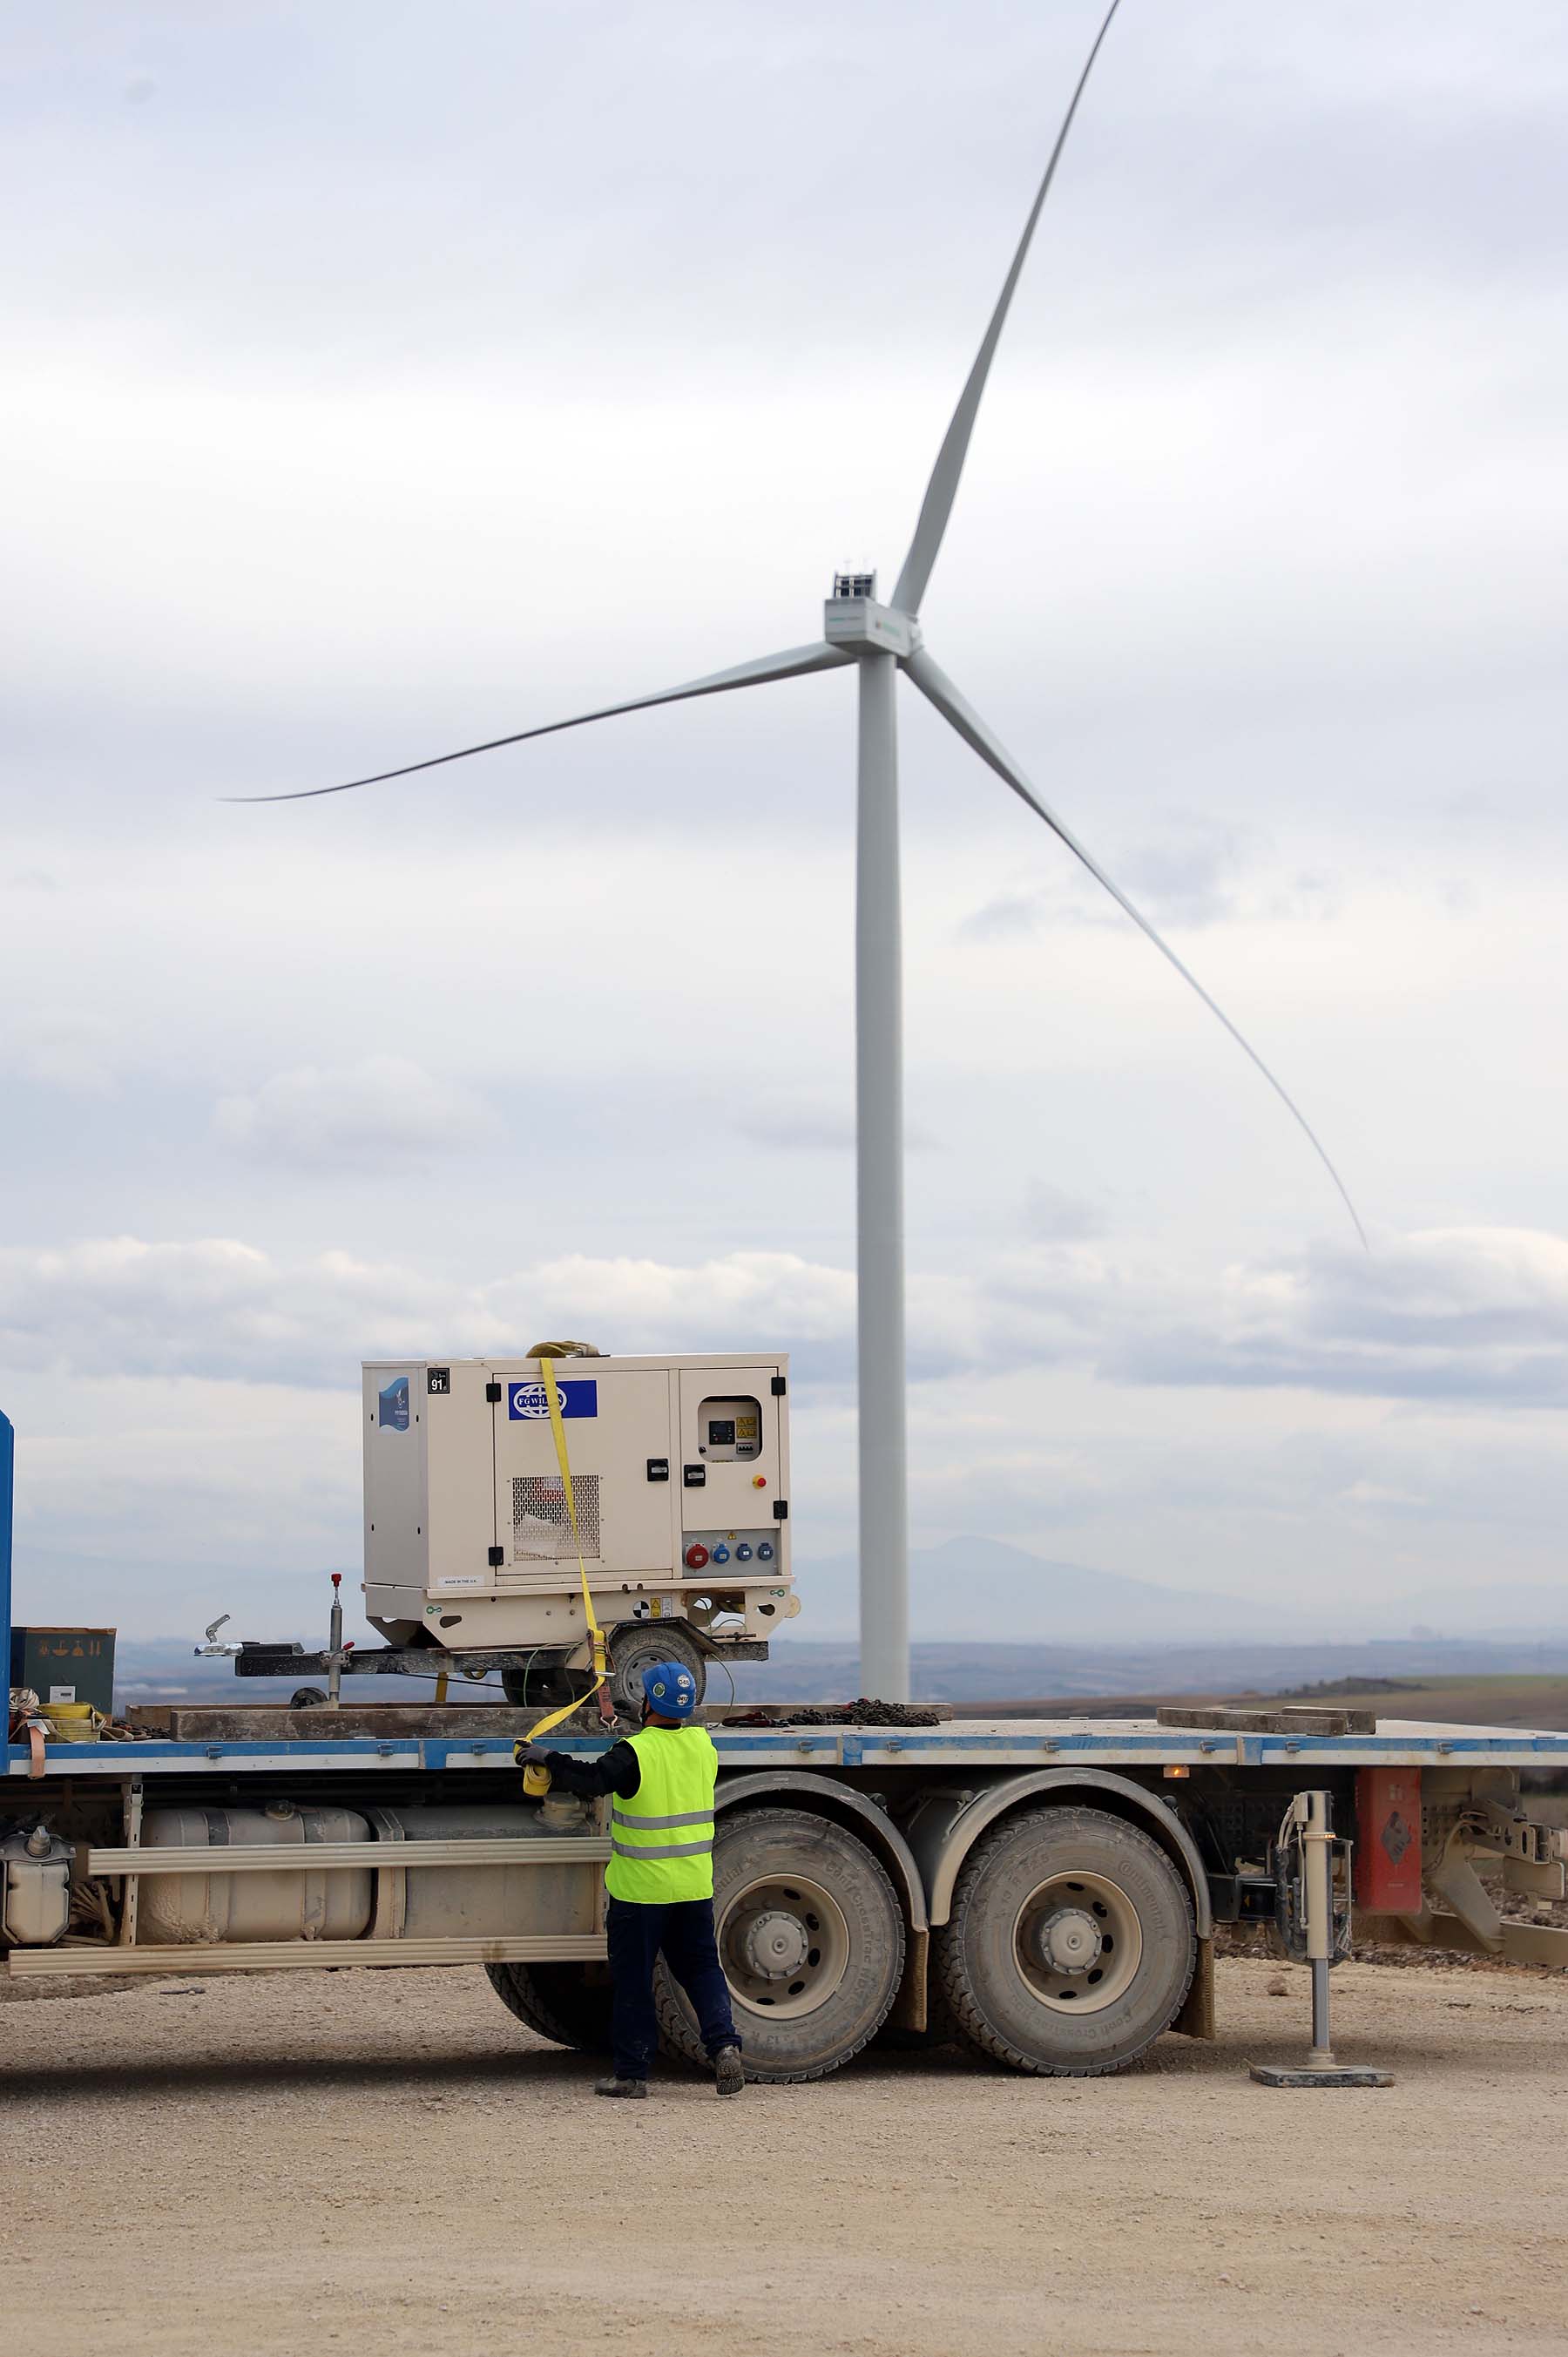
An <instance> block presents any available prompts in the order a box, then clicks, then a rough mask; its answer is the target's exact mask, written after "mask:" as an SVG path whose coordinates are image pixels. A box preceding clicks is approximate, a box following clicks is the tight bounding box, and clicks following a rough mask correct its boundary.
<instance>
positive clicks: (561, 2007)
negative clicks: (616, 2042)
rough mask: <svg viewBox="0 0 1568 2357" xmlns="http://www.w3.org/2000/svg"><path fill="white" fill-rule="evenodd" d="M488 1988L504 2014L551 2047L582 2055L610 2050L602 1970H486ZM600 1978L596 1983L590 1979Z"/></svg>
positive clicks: (606, 1984) (505, 1967)
mask: <svg viewBox="0 0 1568 2357" xmlns="http://www.w3.org/2000/svg"><path fill="white" fill-rule="evenodd" d="M485 1971H486V1973H487V1974H488V1975H489V1984H490V1986H491V1987H492V1988H493V1989H494V1991H495V1993H496V1995H497V1996H499V1999H500V2001H501V2003H502V2004H503V2005H504V2006H505V2007H506V2009H507V2011H508V2012H509V2013H514V2014H515V2015H516V2016H517V2018H518V2019H519V2021H521V2022H522V2023H524V2024H525V2025H526V2026H527V2028H528V2029H536V2030H537V2031H538V2032H539V2035H540V2037H541V2038H548V2039H550V2040H552V2041H553V2043H554V2044H555V2045H557V2046H575V2047H576V2048H577V2049H578V2050H579V2051H580V2052H582V2053H584V2054H607V2053H608V2052H609V2050H610V1984H609V1975H608V1973H607V1971H606V1968H605V1966H604V1965H602V1964H487V1965H486V1966H485ZM590 1974H600V1975H603V1977H602V1978H600V1979H590V1978H589V1977H588V1976H589V1975H590Z"/></svg>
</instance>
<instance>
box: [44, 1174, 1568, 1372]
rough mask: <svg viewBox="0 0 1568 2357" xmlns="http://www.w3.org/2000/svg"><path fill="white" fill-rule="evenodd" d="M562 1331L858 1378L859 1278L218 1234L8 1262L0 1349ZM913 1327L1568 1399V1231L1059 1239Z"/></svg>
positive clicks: (950, 1298) (757, 1256) (304, 1366)
mask: <svg viewBox="0 0 1568 2357" xmlns="http://www.w3.org/2000/svg"><path fill="white" fill-rule="evenodd" d="M1076 1208H1077V1207H1075V1206H1073V1205H1072V1204H1071V1202H1070V1199H1069V1203H1068V1207H1067V1215H1068V1216H1069V1219H1070V1217H1071V1216H1073V1214H1074V1211H1075V1209H1076ZM562 1320H564V1321H565V1323H566V1324H567V1325H568V1326H570V1327H571V1328H572V1330H574V1331H576V1332H582V1333H585V1334H586V1335H587V1336H588V1338H589V1339H590V1340H595V1341H596V1342H597V1343H598V1344H599V1345H600V1347H601V1348H604V1349H607V1350H620V1351H639V1350H643V1351H660V1350H696V1349H732V1350H733V1349H746V1348H748V1347H763V1346H767V1347H770V1348H779V1347H785V1348H788V1349H789V1350H790V1351H793V1352H796V1353H798V1354H799V1355H800V1361H801V1364H800V1370H799V1372H800V1376H801V1379H802V1380H803V1381H810V1382H814V1383H819V1384H826V1385H832V1384H834V1383H842V1382H845V1381H847V1380H848V1379H849V1378H850V1376H851V1374H852V1372H853V1365H854V1279H853V1276H852V1275H851V1274H850V1272H849V1271H848V1270H845V1269H840V1268H833V1267H831V1266H828V1265H824V1264H822V1263H813V1262H811V1261H807V1260H805V1259H802V1258H800V1256H798V1255H794V1254H785V1253H745V1252H736V1253H728V1254H723V1255H722V1256H718V1257H715V1258H714V1259H712V1260H709V1261H705V1262H698V1263H693V1264H690V1265H677V1264H673V1263H669V1262H662V1261H655V1260H652V1259H643V1260H630V1259H625V1260H616V1259H600V1258H595V1257H591V1256H588V1255H585V1254H579V1255H575V1256H573V1257H571V1258H567V1259H562V1260H556V1261H545V1262H540V1263H537V1264H534V1265H531V1266H529V1267H527V1268H524V1269H521V1270H517V1271H514V1272H512V1273H510V1274H508V1275H504V1276H500V1277H498V1278H496V1279H494V1280H492V1281H489V1282H488V1283H484V1284H478V1285H476V1284H455V1283H452V1282H450V1281H447V1280H443V1279H439V1278H436V1277H435V1276H433V1275H427V1274H424V1273H422V1272H421V1271H420V1270H418V1269H416V1268H412V1267H409V1266H407V1265H397V1264H388V1263H383V1264H381V1265H372V1264H371V1263H368V1262H363V1261H360V1260H356V1259H354V1258H352V1257H351V1256H350V1255H349V1254H345V1253H324V1254H317V1255H314V1256H312V1257H309V1258H304V1259H297V1260H293V1261H282V1260H278V1259H274V1258H273V1257H270V1256H269V1255H268V1254H265V1253H263V1252H261V1251H258V1250H256V1249H255V1248H254V1247H252V1246H249V1245H246V1244H243V1243H236V1242H232V1241H225V1240H221V1239H212V1240H208V1241H205V1242H201V1243H189V1244H156V1243H142V1242H139V1241H137V1240H135V1239H133V1238H118V1239H112V1240H106V1241H104V1242H102V1243H91V1244H83V1245H80V1246H77V1247H74V1248H71V1249H70V1250H67V1251H63V1252H53V1253H49V1252H25V1251H18V1250H16V1249H12V1250H9V1251H7V1252H5V1253H4V1254H0V1353H3V1354H4V1356H5V1358H6V1359H8V1360H10V1361H11V1362H12V1363H14V1364H26V1363H29V1362H34V1361H38V1360H39V1359H42V1360H44V1361H46V1362H53V1363H58V1364H62V1365H66V1366H78V1367H81V1368H83V1369H85V1370H90V1371H96V1372H103V1371H104V1370H105V1369H107V1368H112V1369H113V1370H114V1371H116V1372H121V1373H124V1374H137V1373H149V1372H151V1373H164V1374H202V1375H208V1376H218V1377H222V1378H224V1379H228V1380H240V1381H248V1382H268V1383H306V1384H319V1383H326V1384H331V1385H340V1384H343V1383H349V1382H351V1381H352V1377H353V1370H354V1368H355V1367H356V1366H357V1364H358V1361H360V1358H361V1357H384V1356H395V1355H398V1354H401V1353H403V1352H408V1353H410V1354H413V1355H419V1356H424V1355H429V1354H430V1353H432V1352H438V1351H453V1352H454V1353H464V1354H467V1353H476V1354H486V1353H489V1354H499V1353H504V1352H510V1351H521V1350H524V1349H526V1348H527V1345H528V1341H529V1340H531V1339H532V1337H533V1334H534V1330H535V1329H540V1328H543V1327H548V1326H551V1325H553V1324H559V1323H560V1322H561V1321H562ZM909 1329H910V1351H909V1357H910V1372H911V1376H912V1379H913V1380H915V1381H916V1382H942V1381H945V1380H947V1379H950V1376H951V1374H952V1373H953V1372H954V1370H955V1368H956V1369H962V1370H965V1371H972V1370H984V1371H987V1372H1000V1371H1004V1370H1006V1369H1009V1368H1012V1369H1020V1370H1022V1369H1029V1368H1034V1369H1036V1370H1037V1369H1044V1368H1050V1367H1069V1368H1077V1369H1088V1370H1091V1371H1092V1372H1095V1373H1097V1374H1099V1375H1100V1376H1101V1378H1102V1379H1104V1380H1107V1381H1110V1382H1113V1383H1129V1384H1135V1385H1139V1386H1148V1385H1152V1384H1168V1385H1173V1386H1176V1387H1178V1388H1192V1387H1200V1388H1201V1387H1214V1386H1221V1387H1227V1388H1231V1389H1249V1388H1254V1387H1260V1386H1261V1387H1268V1388H1279V1387H1290V1388H1297V1389H1301V1390H1304V1391H1308V1392H1318V1393H1323V1394H1344V1393H1350V1394H1356V1395H1358V1396H1362V1397H1367V1398H1373V1399H1387V1400H1410V1401H1431V1400H1468V1401H1471V1402H1473V1403H1475V1404H1477V1405H1489V1406H1498V1407H1510V1406H1548V1407H1555V1406H1559V1405H1565V1404H1568V1243H1565V1242H1564V1241H1563V1239H1562V1238H1559V1237H1556V1236H1550V1235H1542V1234H1537V1233H1534V1232H1513V1231H1507V1230H1503V1231H1485V1230H1481V1231H1466V1232H1441V1231H1440V1232H1434V1233H1432V1234H1429V1235H1416V1236H1411V1237H1406V1238H1402V1239H1391V1240H1388V1241H1387V1242H1385V1243H1382V1244H1380V1247H1379V1250H1378V1252H1377V1254H1374V1255H1373V1257H1372V1258H1371V1260H1370V1261H1369V1263H1368V1264H1366V1265H1362V1264H1361V1263H1359V1262H1358V1261H1357V1260H1355V1259H1353V1258H1352V1257H1351V1256H1350V1255H1349V1254H1337V1253H1336V1252H1334V1251H1332V1250H1330V1249H1327V1248H1320V1249H1318V1250H1316V1251H1315V1252H1312V1253H1310V1254H1303V1255H1299V1256H1297V1257H1296V1258H1295V1259H1294V1260H1288V1261H1287V1260H1284V1259H1280V1260H1276V1261H1273V1262H1271V1263H1267V1264H1262V1265H1258V1266H1256V1267H1238V1268H1233V1269H1231V1270H1230V1271H1228V1272H1226V1273H1225V1274H1224V1275H1221V1276H1219V1278H1217V1279H1216V1280H1215V1281H1214V1282H1213V1283H1212V1285H1211V1286H1208V1287H1207V1288H1206V1287H1205V1286H1203V1285H1202V1284H1201V1283H1200V1282H1199V1281H1198V1280H1197V1279H1196V1278H1192V1277H1188V1278H1187V1279H1186V1280H1185V1281H1183V1282H1181V1283H1179V1284H1178V1283H1175V1282H1173V1281H1171V1280H1170V1279H1168V1278H1166V1279H1164V1280H1162V1279H1161V1278H1159V1277H1158V1276H1157V1275H1154V1274H1152V1273H1151V1272H1149V1271H1147V1270H1145V1269H1140V1268H1138V1267H1137V1266H1136V1265H1133V1263H1132V1262H1130V1261H1119V1260H1118V1259H1117V1258H1116V1257H1114V1256H1113V1255H1112V1254H1111V1253H1110V1251H1109V1250H1108V1249H1107V1247H1106V1246H1105V1245H1104V1244H1103V1243H1086V1242H1079V1241H1073V1240H1067V1239H1059V1240H1058V1241H1055V1242H1052V1243H1039V1244H1037V1245H1036V1246H1034V1247H1033V1248H1032V1249H1031V1250H1029V1251H1028V1252H1026V1253H1023V1254H1011V1255H1004V1256H997V1257H992V1258H990V1259H988V1260H987V1261H985V1262H984V1263H983V1264H982V1265H981V1266H980V1268H979V1270H978V1271H977V1273H976V1274H975V1275H973V1276H972V1277H970V1276H964V1277H961V1278H960V1277H948V1276H939V1275H933V1274H930V1273H917V1275H916V1276H915V1278H914V1281H913V1283H912V1285H911V1287H910V1306H909Z"/></svg>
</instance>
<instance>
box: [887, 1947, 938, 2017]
mask: <svg viewBox="0 0 1568 2357" xmlns="http://www.w3.org/2000/svg"><path fill="white" fill-rule="evenodd" d="M930 1946H931V1935H930V1933H929V1932H925V1931H920V1932H915V1931H910V1932H908V1947H907V1948H906V1949H905V1952H904V1977H903V1979H902V1980H901V1981H900V1982H899V1984H898V1994H897V1996H896V1997H895V1998H894V2000H893V2009H892V2011H891V2012H890V2013H889V2014H888V2016H887V2026H888V2028H889V2029H908V2030H915V2031H919V2030H924V2029H929V2027H930V2021H929V2006H928V1999H927V1979H926V1965H927V1961H928V1958H929V1953H930Z"/></svg>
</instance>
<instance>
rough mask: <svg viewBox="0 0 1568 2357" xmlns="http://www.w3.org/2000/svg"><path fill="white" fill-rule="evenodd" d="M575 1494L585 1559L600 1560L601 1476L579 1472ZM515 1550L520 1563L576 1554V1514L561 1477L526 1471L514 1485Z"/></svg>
mask: <svg viewBox="0 0 1568 2357" xmlns="http://www.w3.org/2000/svg"><path fill="white" fill-rule="evenodd" d="M572 1495H573V1497H574V1498H575V1500H576V1501H577V1529H578V1532H579V1534H580V1535H581V1537H582V1541H583V1555H584V1559H585V1561H586V1562H589V1563H596V1562H597V1560H598V1555H599V1477H598V1475H597V1474H596V1473H575V1474H574V1475H573V1477H572ZM511 1552H512V1560H513V1561H514V1562H516V1563H531V1562H532V1563H548V1562H553V1561H554V1560H555V1559H556V1558H557V1557H559V1556H561V1555H575V1554H576V1552H577V1550H576V1547H575V1544H574V1542H573V1538H572V1517H571V1515H570V1514H569V1513H568V1512H566V1492H565V1490H564V1487H563V1486H562V1483H561V1481H560V1479H559V1477H557V1476H553V1475H552V1476H550V1477H548V1478H547V1477H546V1476H545V1475H544V1474H542V1473H523V1474H521V1475H519V1476H517V1477H516V1478H515V1479H514V1480H513V1481H512V1485H511Z"/></svg>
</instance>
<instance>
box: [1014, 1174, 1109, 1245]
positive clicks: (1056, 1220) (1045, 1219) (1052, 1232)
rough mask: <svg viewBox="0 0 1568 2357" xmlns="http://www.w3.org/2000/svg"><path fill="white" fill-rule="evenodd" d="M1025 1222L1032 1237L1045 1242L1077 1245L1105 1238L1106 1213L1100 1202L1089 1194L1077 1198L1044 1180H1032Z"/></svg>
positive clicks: (1026, 1197)
mask: <svg viewBox="0 0 1568 2357" xmlns="http://www.w3.org/2000/svg"><path fill="white" fill-rule="evenodd" d="M1024 1223H1025V1225H1026V1228H1027V1229H1028V1232H1029V1233H1030V1234H1031V1235H1032V1236H1035V1237H1036V1238H1037V1239H1038V1240H1039V1241H1040V1242H1042V1243H1055V1242H1061V1243H1078V1242H1081V1241H1082V1240H1083V1239H1085V1238H1087V1237H1089V1236H1098V1235H1103V1233H1104V1232H1105V1226H1106V1221H1105V1214H1104V1211H1102V1210H1101V1206H1100V1205H1099V1204H1098V1203H1094V1202H1091V1201H1090V1199H1089V1197H1088V1196H1087V1195H1075V1194H1073V1193H1072V1192H1071V1190H1070V1189H1068V1188H1066V1187H1053V1186H1052V1185H1050V1183H1049V1182H1048V1181H1047V1180H1046V1179H1035V1180H1033V1181H1032V1182H1031V1184H1030V1186H1029V1188H1028V1189H1027V1191H1026V1195H1025V1199H1024Z"/></svg>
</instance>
